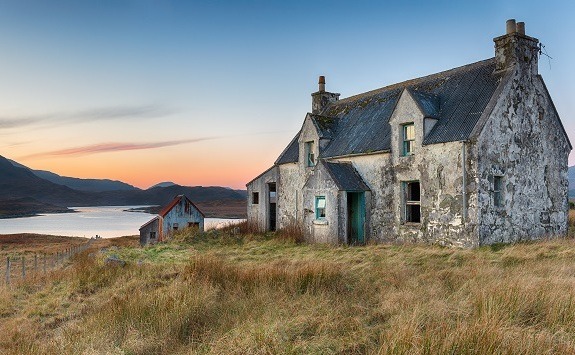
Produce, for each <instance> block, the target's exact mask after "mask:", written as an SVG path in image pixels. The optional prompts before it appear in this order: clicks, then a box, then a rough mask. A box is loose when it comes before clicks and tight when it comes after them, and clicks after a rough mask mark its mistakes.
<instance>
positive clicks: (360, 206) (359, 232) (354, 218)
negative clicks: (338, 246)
mask: <svg viewBox="0 0 575 355" xmlns="http://www.w3.org/2000/svg"><path fill="white" fill-rule="evenodd" d="M347 215H348V219H347V226H348V227H347V233H348V234H347V237H348V238H347V240H348V242H349V243H350V244H363V243H365V194H364V193H363V192H348V193H347Z"/></svg>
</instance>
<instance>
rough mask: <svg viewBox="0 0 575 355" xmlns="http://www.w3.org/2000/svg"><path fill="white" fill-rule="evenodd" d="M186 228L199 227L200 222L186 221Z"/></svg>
mask: <svg viewBox="0 0 575 355" xmlns="http://www.w3.org/2000/svg"><path fill="white" fill-rule="evenodd" d="M188 228H200V224H199V223H198V222H188Z"/></svg>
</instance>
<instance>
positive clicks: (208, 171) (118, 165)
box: [8, 137, 287, 189]
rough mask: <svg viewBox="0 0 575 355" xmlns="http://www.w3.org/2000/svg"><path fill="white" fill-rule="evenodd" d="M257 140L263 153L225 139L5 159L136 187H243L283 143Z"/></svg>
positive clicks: (266, 165)
mask: <svg viewBox="0 0 575 355" xmlns="http://www.w3.org/2000/svg"><path fill="white" fill-rule="evenodd" d="M258 141H259V142H260V143H262V144H263V145H264V146H265V148H266V149H261V147H260V146H258V145H247V144H245V138H242V137H236V138H230V139H227V140H225V141H206V142H198V143H194V144H187V145H181V146H174V147H161V148H158V149H145V150H136V151H120V152H106V153H99V154H91V155H85V156H55V157H42V158H34V157H30V158H25V156H26V154H19V155H22V156H23V157H24V158H22V157H20V158H19V157H18V156H16V155H13V154H11V155H10V156H8V158H11V159H13V160H15V161H17V162H19V163H21V164H24V165H26V166H28V167H29V168H31V169H35V170H48V171H51V172H53V173H56V174H58V175H61V176H69V177H76V178H84V179H86V178H93V179H110V180H119V181H122V182H125V183H128V184H130V185H133V186H136V187H138V188H141V189H147V188H149V187H150V186H153V185H155V184H157V183H159V182H164V181H172V182H174V183H176V184H178V185H183V186H224V187H230V188H233V189H245V184H246V183H247V182H249V181H250V180H251V179H253V178H254V177H256V176H257V175H259V174H260V173H261V172H262V171H264V170H266V169H267V168H269V167H270V166H271V165H272V164H273V162H274V161H275V159H276V158H277V156H278V155H279V154H280V153H281V151H282V150H283V148H285V146H284V144H287V142H286V141H285V139H284V140H283V141H282V140H279V141H280V143H278V142H277V141H278V140H277V139H273V137H271V138H267V137H265V138H261V137H260V138H259V139H258ZM59 148H60V147H58V149H59ZM13 150H15V151H16V150H18V151H22V150H20V149H13ZM47 150H48V149H44V150H43V151H47ZM36 153H38V152H36ZM32 154H34V153H32Z"/></svg>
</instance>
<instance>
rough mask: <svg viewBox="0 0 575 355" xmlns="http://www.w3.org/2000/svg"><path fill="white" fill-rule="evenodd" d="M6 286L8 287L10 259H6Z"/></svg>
mask: <svg viewBox="0 0 575 355" xmlns="http://www.w3.org/2000/svg"><path fill="white" fill-rule="evenodd" d="M6 285H10V257H7V258H6Z"/></svg>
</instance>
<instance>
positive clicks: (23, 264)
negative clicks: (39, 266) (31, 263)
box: [22, 255, 26, 280]
mask: <svg viewBox="0 0 575 355" xmlns="http://www.w3.org/2000/svg"><path fill="white" fill-rule="evenodd" d="M25 278H26V260H25V259H24V255H22V280H24V279H25Z"/></svg>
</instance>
